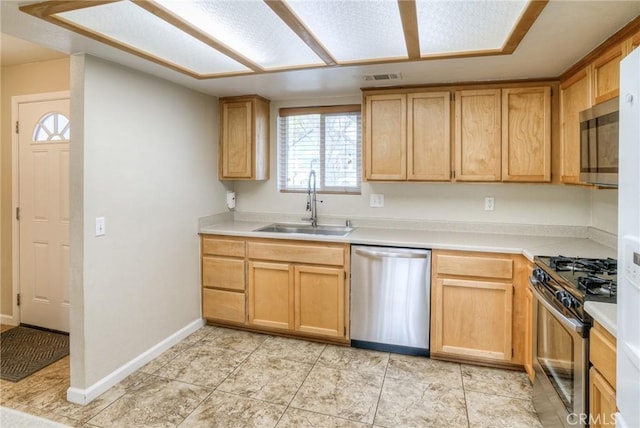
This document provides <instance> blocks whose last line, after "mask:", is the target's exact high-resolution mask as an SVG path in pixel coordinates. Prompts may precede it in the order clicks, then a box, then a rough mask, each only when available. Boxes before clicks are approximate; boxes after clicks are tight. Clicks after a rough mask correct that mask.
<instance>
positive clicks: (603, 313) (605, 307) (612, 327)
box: [584, 301, 618, 337]
mask: <svg viewBox="0 0 640 428" xmlns="http://www.w3.org/2000/svg"><path fill="white" fill-rule="evenodd" d="M584 310H585V311H587V313H588V314H589V315H591V316H592V317H593V319H594V320H596V321H597V322H598V324H600V325H602V326H603V327H604V328H605V329H606V330H607V331H608V332H609V333H611V334H612V335H613V336H614V337H617V333H618V305H616V304H615V303H604V302H591V301H587V302H585V303H584Z"/></svg>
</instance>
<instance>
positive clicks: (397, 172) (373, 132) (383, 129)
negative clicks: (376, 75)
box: [365, 94, 407, 180]
mask: <svg viewBox="0 0 640 428" xmlns="http://www.w3.org/2000/svg"><path fill="white" fill-rule="evenodd" d="M365 107H366V109H367V113H366V118H365V120H366V124H365V161H366V162H365V169H366V171H365V177H366V178H367V179H368V180H406V178H407V97H406V95H404V94H392V95H370V96H367V97H366V104H365Z"/></svg>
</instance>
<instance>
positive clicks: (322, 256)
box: [247, 242, 344, 266]
mask: <svg viewBox="0 0 640 428" xmlns="http://www.w3.org/2000/svg"><path fill="white" fill-rule="evenodd" d="M247 254H248V257H249V258H250V259H257V260H276V261H283V262H289V263H310V264H320V265H332V266H343V265H344V248H343V247H328V246H322V245H305V244H276V243H270V242H249V243H248V244H247Z"/></svg>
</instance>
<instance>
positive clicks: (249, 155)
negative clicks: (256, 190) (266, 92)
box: [218, 96, 269, 180]
mask: <svg viewBox="0 0 640 428" xmlns="http://www.w3.org/2000/svg"><path fill="white" fill-rule="evenodd" d="M218 177H219V178H220V179H221V180H266V179H268V178H269V101H268V100H266V99H264V98H261V97H258V96H244V97H229V98H221V99H220V141H219V152H218Z"/></svg>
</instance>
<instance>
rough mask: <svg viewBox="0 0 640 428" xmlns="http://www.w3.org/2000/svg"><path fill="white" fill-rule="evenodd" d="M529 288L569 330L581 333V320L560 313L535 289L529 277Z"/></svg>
mask: <svg viewBox="0 0 640 428" xmlns="http://www.w3.org/2000/svg"><path fill="white" fill-rule="evenodd" d="M529 288H530V289H531V292H533V295H534V296H535V297H536V299H537V300H538V302H540V303H541V304H542V306H544V307H545V308H546V309H547V310H548V311H549V312H551V314H552V315H553V316H554V317H555V318H556V319H557V320H558V321H560V324H562V325H564V326H565V327H566V328H568V329H569V330H571V331H574V332H576V333H579V334H582V330H583V324H582V322H580V321H579V320H577V319H575V318H567V317H566V316H565V315H563V314H562V312H560V311H559V310H557V309H556V308H554V307H553V305H552V304H551V303H549V302H548V301H547V299H545V298H544V296H543V295H542V294H540V292H539V291H538V290H537V289H536V287H535V286H534V284H533V281H532V280H531V278H530V279H529Z"/></svg>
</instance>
